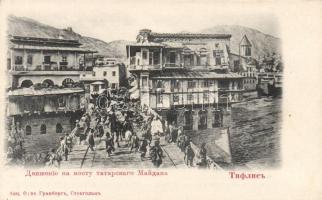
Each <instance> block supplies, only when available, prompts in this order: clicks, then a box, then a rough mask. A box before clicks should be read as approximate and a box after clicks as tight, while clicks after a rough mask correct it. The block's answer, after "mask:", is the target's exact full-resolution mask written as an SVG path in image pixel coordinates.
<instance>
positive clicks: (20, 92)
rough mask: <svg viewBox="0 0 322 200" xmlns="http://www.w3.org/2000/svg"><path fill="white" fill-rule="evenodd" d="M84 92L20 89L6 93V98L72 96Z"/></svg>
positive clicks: (82, 90) (58, 89)
mask: <svg viewBox="0 0 322 200" xmlns="http://www.w3.org/2000/svg"><path fill="white" fill-rule="evenodd" d="M80 92H84V89H82V88H62V89H61V88H43V89H39V90H35V89H34V88H32V87H31V88H20V89H15V90H11V91H9V92H8V96H45V95H54V94H72V93H80Z"/></svg>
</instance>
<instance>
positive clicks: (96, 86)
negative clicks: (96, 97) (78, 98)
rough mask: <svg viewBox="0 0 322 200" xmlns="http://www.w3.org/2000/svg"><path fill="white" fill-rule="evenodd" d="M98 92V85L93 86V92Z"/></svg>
mask: <svg viewBox="0 0 322 200" xmlns="http://www.w3.org/2000/svg"><path fill="white" fill-rule="evenodd" d="M112 85H113V84H112ZM98 91H99V85H94V86H93V92H98Z"/></svg>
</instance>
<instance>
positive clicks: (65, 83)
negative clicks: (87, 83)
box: [62, 78, 74, 87]
mask: <svg viewBox="0 0 322 200" xmlns="http://www.w3.org/2000/svg"><path fill="white" fill-rule="evenodd" d="M73 83H74V81H73V79H71V78H65V79H64V80H63V82H62V85H63V86H65V87H67V86H70V85H72V84H73Z"/></svg>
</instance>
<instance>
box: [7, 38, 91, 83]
mask: <svg viewBox="0 0 322 200" xmlns="http://www.w3.org/2000/svg"><path fill="white" fill-rule="evenodd" d="M93 53H95V51H91V50H87V49H83V48H81V44H80V43H79V42H78V41H77V40H64V39H53V38H35V37H20V36H11V37H10V41H9V51H8V68H9V73H10V74H11V75H12V84H11V87H12V88H19V87H30V86H31V85H34V84H36V83H44V84H47V85H50V86H53V85H59V86H61V85H65V84H67V83H70V82H78V81H79V74H80V73H81V72H82V71H86V70H88V69H90V70H91V67H92V66H87V65H86V62H84V60H85V56H86V54H90V55H92V56H93Z"/></svg>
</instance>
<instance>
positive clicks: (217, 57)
mask: <svg viewBox="0 0 322 200" xmlns="http://www.w3.org/2000/svg"><path fill="white" fill-rule="evenodd" d="M213 56H214V58H215V60H216V65H221V58H222V57H224V51H223V50H214V51H213Z"/></svg>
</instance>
